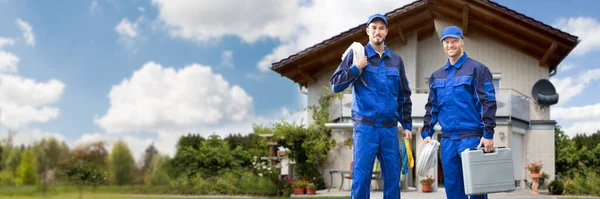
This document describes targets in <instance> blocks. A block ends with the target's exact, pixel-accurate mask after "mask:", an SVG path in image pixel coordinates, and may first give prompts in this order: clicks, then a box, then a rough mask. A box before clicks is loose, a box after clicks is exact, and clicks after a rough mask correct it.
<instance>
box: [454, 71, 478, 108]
mask: <svg viewBox="0 0 600 199" xmlns="http://www.w3.org/2000/svg"><path fill="white" fill-rule="evenodd" d="M473 82H474V81H473V78H472V77H471V76H465V77H458V78H456V79H454V84H453V88H452V94H453V95H454V96H455V98H456V99H455V100H458V101H462V102H471V101H472V100H473V95H474V94H475V87H474V86H473Z"/></svg>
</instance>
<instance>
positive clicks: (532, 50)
mask: <svg viewBox="0 0 600 199" xmlns="http://www.w3.org/2000/svg"><path fill="white" fill-rule="evenodd" d="M386 17H387V18H388V22H389V24H390V26H389V30H390V31H389V33H388V36H387V38H386V43H392V42H395V41H398V42H400V43H401V44H402V45H406V44H407V38H409V37H410V36H412V35H416V37H417V40H418V41H421V40H423V39H426V38H429V37H431V36H432V35H433V34H434V33H435V31H436V27H435V24H434V19H440V20H444V21H451V22H453V24H461V25H460V26H461V28H462V29H463V32H464V33H465V35H466V37H468V36H469V30H473V29H476V30H477V31H479V32H481V33H483V34H486V35H488V36H489V37H490V38H493V39H495V40H497V41H498V42H501V43H503V44H506V45H508V46H510V47H511V48H513V49H514V50H517V51H519V52H522V53H524V54H526V55H528V56H530V57H533V58H535V59H536V60H538V64H537V65H538V66H541V67H545V68H547V70H548V71H549V72H552V71H555V70H556V67H557V66H558V64H559V63H560V62H561V61H562V60H563V59H564V58H565V57H566V56H567V55H568V54H569V53H570V52H571V50H573V48H575V46H576V45H577V44H578V42H579V40H578V38H577V37H576V36H573V35H570V34H568V33H565V32H562V31H560V30H557V29H555V28H552V27H550V26H548V25H546V24H543V23H541V22H539V21H536V20H534V19H532V18H529V17H527V16H525V15H523V14H520V13H517V12H516V11H513V10H511V9H509V8H506V7H504V6H502V5H499V4H497V3H494V2H491V1H484V0H419V1H415V2H413V3H411V4H408V5H406V6H404V7H401V8H398V9H396V10H394V11H391V12H389V13H387V14H386ZM364 28H365V24H360V25H358V26H356V27H354V28H352V29H350V30H347V31H345V32H342V33H340V34H338V35H336V36H334V37H332V38H330V39H327V40H325V41H323V42H321V43H319V44H316V45H314V46H312V47H309V48H307V49H305V50H303V51H300V52H298V53H297V54H294V55H291V56H289V57H288V58H285V59H283V60H281V61H279V62H276V63H273V65H272V68H271V69H272V70H273V71H275V72H277V73H279V74H280V75H282V76H285V77H286V78H288V79H290V80H292V81H294V82H295V83H298V84H300V85H301V86H307V85H308V84H309V83H315V82H317V78H315V75H316V74H319V73H321V72H323V71H328V70H331V67H332V66H334V65H336V64H337V63H339V56H340V55H341V54H342V53H343V51H344V50H345V49H346V48H347V46H349V45H350V44H351V43H352V42H354V41H358V42H360V43H362V44H366V43H367V42H368V37H367V35H366V34H365V33H364Z"/></svg>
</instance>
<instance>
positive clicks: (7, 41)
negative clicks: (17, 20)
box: [0, 37, 15, 49]
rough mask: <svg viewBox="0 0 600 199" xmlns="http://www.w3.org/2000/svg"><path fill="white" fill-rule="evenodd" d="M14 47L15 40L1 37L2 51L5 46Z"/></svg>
mask: <svg viewBox="0 0 600 199" xmlns="http://www.w3.org/2000/svg"><path fill="white" fill-rule="evenodd" d="M12 45H15V40H12V39H9V38H5V37H0V49H2V47H4V46H12Z"/></svg>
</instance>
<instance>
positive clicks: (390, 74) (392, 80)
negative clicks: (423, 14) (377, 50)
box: [386, 68, 400, 97]
mask: <svg viewBox="0 0 600 199" xmlns="http://www.w3.org/2000/svg"><path fill="white" fill-rule="evenodd" d="M386 84H387V88H388V90H389V91H390V93H391V94H392V95H393V96H394V97H398V91H399V90H400V71H399V70H398V68H386Z"/></svg>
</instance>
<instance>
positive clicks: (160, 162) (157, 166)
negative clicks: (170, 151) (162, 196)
mask: <svg viewBox="0 0 600 199" xmlns="http://www.w3.org/2000/svg"><path fill="white" fill-rule="evenodd" d="M168 161H169V157H168V156H162V155H158V154H157V155H155V156H154V157H153V158H152V162H151V164H152V166H151V167H150V168H151V171H150V175H149V178H148V179H147V180H145V181H146V183H145V184H146V185H168V184H169V181H170V178H169V175H168V174H167V171H166V169H165V165H166V164H167V163H168Z"/></svg>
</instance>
